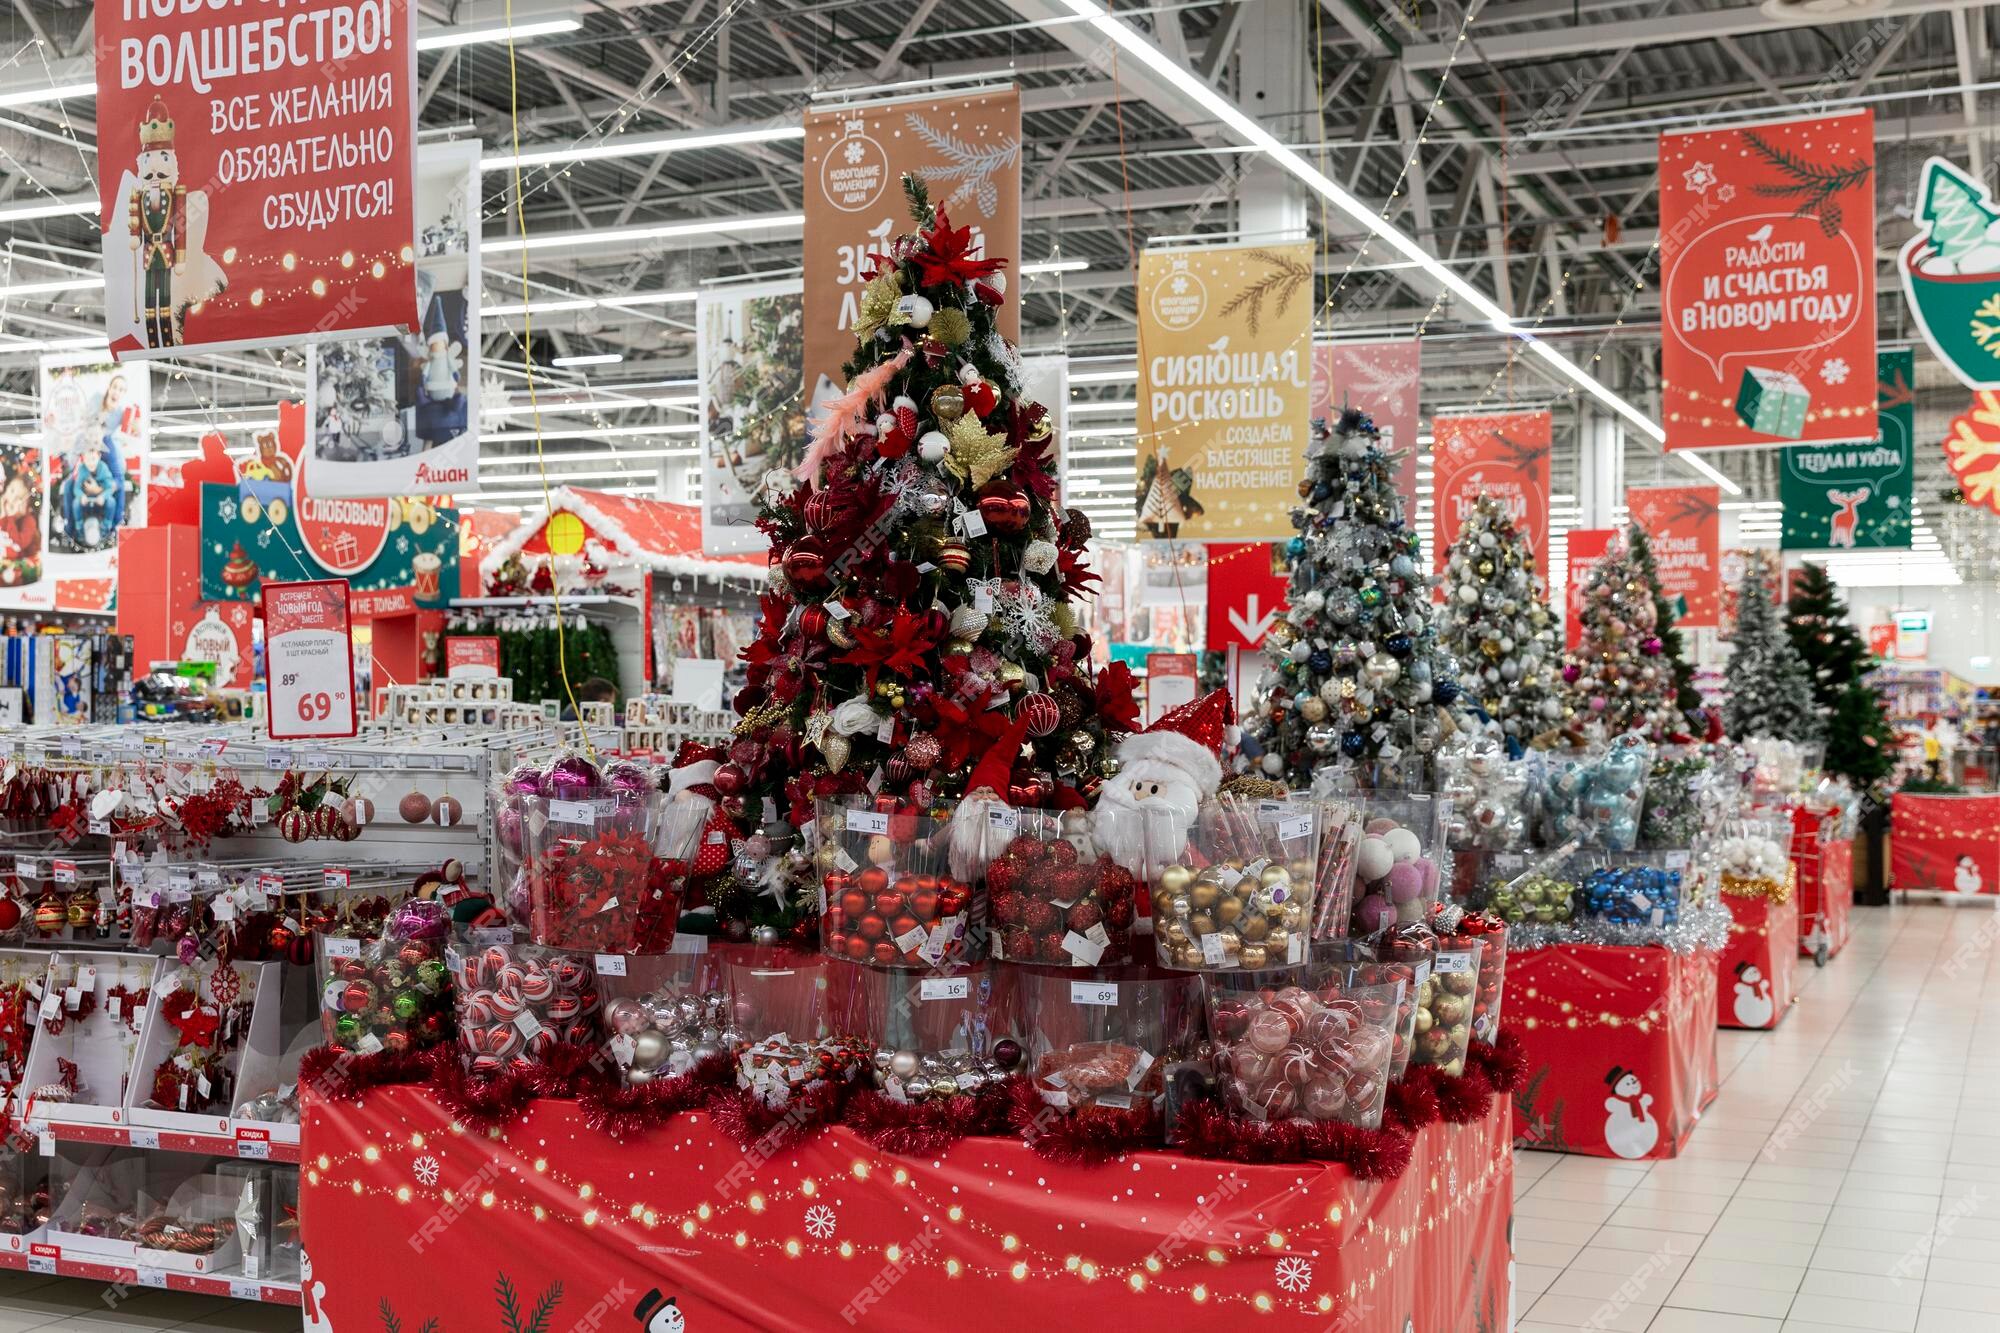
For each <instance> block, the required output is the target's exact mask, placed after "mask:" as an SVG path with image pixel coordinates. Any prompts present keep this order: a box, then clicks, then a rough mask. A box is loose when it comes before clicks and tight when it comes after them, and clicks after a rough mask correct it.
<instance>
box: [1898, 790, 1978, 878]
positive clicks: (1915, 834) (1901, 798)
mask: <svg viewBox="0 0 2000 1333" xmlns="http://www.w3.org/2000/svg"><path fill="white" fill-rule="evenodd" d="M1889 887H1890V888H1892V889H1900V890H1902V891H1904V892H1908V891H1910V890H1912V889H1919V890H1930V891H1933V892H1937V893H1949V894H1953V895H1957V896H1961V897H1967V898H1971V897H1977V896H1979V895H1981V894H1992V893H2000V795H1994V794H1993V793H1990V792H1988V793H1983V794H1979V795H1971V796H1919V795H1906V794H1905V793H1903V792H1897V793H1896V795H1895V797H1894V798H1893V799H1892V801H1891V802H1890V806H1889Z"/></svg>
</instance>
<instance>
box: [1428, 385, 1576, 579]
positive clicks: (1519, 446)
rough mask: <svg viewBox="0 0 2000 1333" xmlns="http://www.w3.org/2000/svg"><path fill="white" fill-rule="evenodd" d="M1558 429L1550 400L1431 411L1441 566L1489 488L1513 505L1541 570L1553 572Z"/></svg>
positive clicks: (1435, 546) (1511, 512)
mask: <svg viewBox="0 0 2000 1333" xmlns="http://www.w3.org/2000/svg"><path fill="white" fill-rule="evenodd" d="M1554 432H1555V419H1554V418H1553V417H1552V416H1551V415H1550V414H1549V412H1548V410H1547V409H1546V408H1544V409H1541V410H1538V411H1533V412H1488V413H1483V414H1480V415H1476V416H1471V415H1468V416H1440V417H1436V418H1433V419H1432V421H1431V434H1432V436H1433V437H1434V438H1433V442H1432V447H1431V452H1432V454H1433V456H1434V461H1433V462H1432V464H1431V470H1432V474H1433V476H1432V482H1431V484H1432V486H1433V488H1434V496H1433V498H1434V499H1435V500H1436V504H1435V505H1434V506H1433V509H1434V512H1435V514H1436V528H1435V532H1434V535H1433V536H1432V539H1431V548H1432V553H1433V561H1434V564H1435V566H1436V568H1437V570H1438V571H1440V572H1441V571H1442V570H1443V569H1444V562H1445V560H1446V559H1447V558H1449V557H1450V555H1451V548H1452V543H1454V542H1456V541H1457V540H1458V530H1459V529H1460V528H1461V527H1463V526H1464V525H1465V517H1466V515H1467V514H1470V513H1471V512H1472V510H1473V507H1474V506H1475V505H1477V504H1478V503H1479V499H1480V497H1481V496H1484V495H1490V496H1492V497H1493V498H1494V499H1496V500H1498V501H1499V502H1500V503H1501V504H1503V505H1505V506H1507V514H1508V517H1510V518H1512V519H1513V520H1514V526H1516V527H1517V528H1519V529H1520V530H1521V535H1522V536H1524V537H1526V538H1527V540H1528V547H1529V549H1530V550H1532V551H1533V552H1534V553H1535V568H1536V570H1537V571H1539V572H1540V573H1541V574H1542V576H1543V577H1545V578H1546V577H1547V576H1548V568H1549V448H1550V445H1551V444H1552V442H1553V440H1554Z"/></svg>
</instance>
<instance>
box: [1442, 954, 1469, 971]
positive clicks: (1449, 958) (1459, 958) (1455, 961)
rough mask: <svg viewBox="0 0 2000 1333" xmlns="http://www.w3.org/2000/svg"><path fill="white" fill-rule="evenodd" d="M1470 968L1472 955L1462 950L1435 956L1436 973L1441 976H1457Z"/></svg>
mask: <svg viewBox="0 0 2000 1333" xmlns="http://www.w3.org/2000/svg"><path fill="white" fill-rule="evenodd" d="M1471 970H1472V955H1471V954H1469V953H1464V952H1454V953H1441V954H1439V955H1438V956H1437V974H1438V975H1439V976H1441V977H1449V976H1458V975H1462V974H1464V973H1467V972H1470V971H1471Z"/></svg>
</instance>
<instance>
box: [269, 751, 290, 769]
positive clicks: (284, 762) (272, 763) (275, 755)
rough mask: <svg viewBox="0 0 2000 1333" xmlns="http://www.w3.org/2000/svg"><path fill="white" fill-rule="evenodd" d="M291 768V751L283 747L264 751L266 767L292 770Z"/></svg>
mask: <svg viewBox="0 0 2000 1333" xmlns="http://www.w3.org/2000/svg"><path fill="white" fill-rule="evenodd" d="M291 766H292V752H291V751H290V750H288V749H285V748H283V747H282V746H276V745H274V746H272V747H271V748H270V749H268V750H266V751H264V767H266V768H290V767H291Z"/></svg>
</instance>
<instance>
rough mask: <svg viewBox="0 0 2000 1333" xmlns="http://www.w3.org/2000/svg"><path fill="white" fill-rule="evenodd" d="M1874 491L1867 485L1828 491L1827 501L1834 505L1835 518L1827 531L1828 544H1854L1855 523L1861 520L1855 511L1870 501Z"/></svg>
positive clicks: (1848, 546)
mask: <svg viewBox="0 0 2000 1333" xmlns="http://www.w3.org/2000/svg"><path fill="white" fill-rule="evenodd" d="M1873 494H1874V492H1873V491H1872V490H1870V489H1869V488H1868V487H1866V486H1857V487H1856V488H1855V489H1853V490H1851V491H1831V490H1830V491H1828V492H1827V493H1826V500H1827V503H1828V504H1830V505H1832V506H1833V519H1832V521H1831V523H1830V525H1829V528H1828V531H1827V538H1826V544H1827V545H1828V546H1844V547H1847V548H1849V549H1852V548H1853V546H1854V525H1855V524H1856V523H1857V522H1858V521H1859V520H1860V515H1859V514H1857V513H1856V512H1855V511H1856V510H1857V509H1859V508H1860V506H1862V505H1864V504H1866V503H1867V502H1868V497H1869V496H1871V495H1873Z"/></svg>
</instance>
